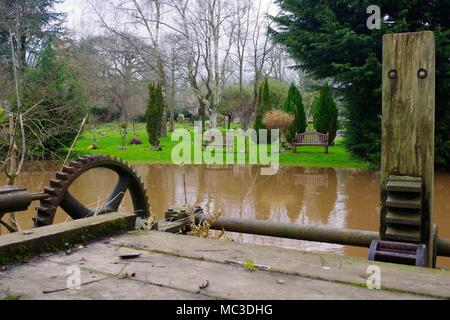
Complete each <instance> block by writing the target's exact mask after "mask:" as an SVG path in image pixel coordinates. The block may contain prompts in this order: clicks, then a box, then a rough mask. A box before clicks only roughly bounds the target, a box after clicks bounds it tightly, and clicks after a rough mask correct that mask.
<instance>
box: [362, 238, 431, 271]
mask: <svg viewBox="0 0 450 320" xmlns="http://www.w3.org/2000/svg"><path fill="white" fill-rule="evenodd" d="M369 260H371V261H380V262H389V263H397V264H405V265H410V266H416V267H426V266H427V247H426V245H424V244H410V243H400V242H391V241H378V240H375V241H373V242H372V245H371V246H370V250H369Z"/></svg>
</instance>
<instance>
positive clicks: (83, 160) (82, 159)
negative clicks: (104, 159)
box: [78, 157, 89, 164]
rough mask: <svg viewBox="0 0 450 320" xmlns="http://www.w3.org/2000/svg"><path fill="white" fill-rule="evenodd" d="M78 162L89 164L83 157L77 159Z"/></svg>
mask: <svg viewBox="0 0 450 320" xmlns="http://www.w3.org/2000/svg"><path fill="white" fill-rule="evenodd" d="M78 161H81V162H82V163H83V164H87V163H89V159H88V158H85V157H81V158H78Z"/></svg>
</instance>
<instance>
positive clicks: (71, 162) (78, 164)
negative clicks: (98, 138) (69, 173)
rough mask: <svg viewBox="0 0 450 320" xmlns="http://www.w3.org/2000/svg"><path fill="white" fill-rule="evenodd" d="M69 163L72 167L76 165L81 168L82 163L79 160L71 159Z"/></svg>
mask: <svg viewBox="0 0 450 320" xmlns="http://www.w3.org/2000/svg"><path fill="white" fill-rule="evenodd" d="M69 164H70V166H71V167H75V168H77V169H79V168H81V163H79V162H77V161H70V162H69Z"/></svg>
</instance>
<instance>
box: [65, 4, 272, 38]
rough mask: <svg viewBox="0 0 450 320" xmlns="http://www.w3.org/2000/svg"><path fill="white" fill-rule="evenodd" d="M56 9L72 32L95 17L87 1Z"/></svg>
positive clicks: (79, 29) (83, 28) (84, 25)
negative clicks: (63, 15)
mask: <svg viewBox="0 0 450 320" xmlns="http://www.w3.org/2000/svg"><path fill="white" fill-rule="evenodd" d="M254 1H255V2H259V1H261V2H262V4H263V7H264V6H268V7H269V6H270V13H272V14H275V13H276V12H277V5H276V4H274V1H273V0H254ZM57 9H58V10H60V11H63V12H65V13H67V27H69V28H70V29H73V30H74V31H81V30H84V31H86V30H87V29H90V28H89V24H91V23H93V19H95V17H92V16H91V17H89V10H88V0H65V1H64V2H63V3H61V4H59V5H58V6H57Z"/></svg>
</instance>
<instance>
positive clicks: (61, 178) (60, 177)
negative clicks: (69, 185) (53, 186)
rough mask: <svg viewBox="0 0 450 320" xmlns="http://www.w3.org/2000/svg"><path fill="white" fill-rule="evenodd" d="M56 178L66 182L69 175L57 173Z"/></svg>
mask: <svg viewBox="0 0 450 320" xmlns="http://www.w3.org/2000/svg"><path fill="white" fill-rule="evenodd" d="M56 178H57V179H59V180H68V179H69V175H68V174H67V173H64V172H57V173H56Z"/></svg>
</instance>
